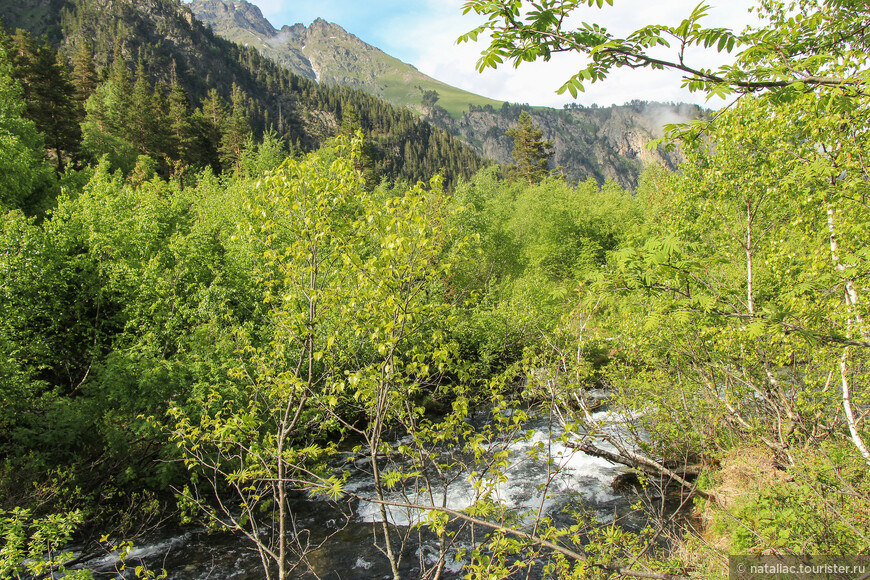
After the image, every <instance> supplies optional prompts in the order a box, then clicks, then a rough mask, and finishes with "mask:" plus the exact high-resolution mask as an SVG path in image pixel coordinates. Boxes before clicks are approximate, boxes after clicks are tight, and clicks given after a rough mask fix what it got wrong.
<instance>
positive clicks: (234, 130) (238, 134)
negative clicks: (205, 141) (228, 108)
mask: <svg viewBox="0 0 870 580" xmlns="http://www.w3.org/2000/svg"><path fill="white" fill-rule="evenodd" d="M223 129H224V131H223V136H222V138H221V146H220V157H221V161H222V162H223V164H224V166H225V167H226V168H227V169H233V170H234V171H239V170H241V168H242V153H243V152H244V150H245V147H246V145H247V142H248V138H249V137H250V136H251V126H250V125H249V124H248V118H247V115H246V114H245V103H244V94H243V93H242V90H241V89H240V88H239V86H238V85H236V84H233V109H232V113H231V114H230V116H229V118H227V120H226V122H225V123H224V127H223Z"/></svg>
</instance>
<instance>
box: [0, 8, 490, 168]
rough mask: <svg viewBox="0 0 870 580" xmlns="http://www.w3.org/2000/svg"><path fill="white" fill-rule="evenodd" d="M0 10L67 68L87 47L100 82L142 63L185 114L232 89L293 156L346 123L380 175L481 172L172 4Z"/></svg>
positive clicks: (411, 128)
mask: <svg viewBox="0 0 870 580" xmlns="http://www.w3.org/2000/svg"><path fill="white" fill-rule="evenodd" d="M0 12H2V13H3V14H6V15H7V21H6V26H7V27H10V28H16V27H23V28H26V29H28V30H29V31H30V32H31V33H32V34H33V35H34V36H38V35H41V34H44V33H47V34H49V37H52V36H56V37H57V42H58V43H59V45H60V51H61V53H62V54H63V55H64V56H65V57H66V59H67V62H72V61H73V59H74V57H75V55H76V53H77V52H78V51H79V50H80V49H82V47H83V46H85V45H89V46H90V47H91V48H92V51H93V59H94V63H95V65H96V68H97V70H102V71H103V72H102V73H101V74H102V77H101V78H103V79H105V78H106V77H107V76H108V68H109V66H110V64H111V63H113V62H114V60H115V58H114V55H120V57H121V58H123V60H124V61H125V63H126V64H127V66H128V67H129V68H131V69H132V68H135V67H136V65H137V63H140V62H141V63H142V65H143V67H144V70H145V71H146V74H147V75H148V79H149V82H151V83H163V84H165V85H166V86H167V87H169V86H170V85H172V84H174V83H177V84H178V85H180V86H181V87H182V88H183V89H184V90H185V92H186V94H187V96H188V98H189V101H190V103H189V104H190V106H191V107H192V108H195V107H196V106H198V105H199V104H201V103H202V102H203V101H204V99H205V98H206V96H207V94H208V92H209V91H210V90H211V89H215V90H216V91H217V94H218V95H219V96H220V97H221V98H223V99H224V100H225V101H226V102H229V101H231V100H233V99H234V87H238V92H237V94H235V100H236V101H237V102H238V107H239V108H241V109H243V111H244V114H245V117H246V118H247V120H248V122H249V123H250V126H251V128H252V129H253V133H254V136H255V138H256V137H258V136H259V135H262V133H263V132H264V131H266V130H268V129H270V128H272V129H274V130H275V131H277V133H278V136H279V137H280V138H282V139H285V140H286V141H287V142H289V143H292V144H294V145H296V146H297V147H298V148H301V149H312V148H314V147H317V146H319V145H320V144H321V143H322V142H323V141H324V139H326V138H328V137H330V136H332V135H335V134H336V133H337V131H338V128H339V127H340V126H341V125H342V123H345V124H346V125H347V124H349V125H350V126H351V127H352V126H356V125H358V126H360V128H362V129H363V131H364V132H366V134H367V136H369V138H370V142H371V144H372V147H371V149H370V157H371V159H372V163H373V165H374V169H375V170H376V171H377V173H378V174H379V175H383V176H385V177H389V178H395V177H402V178H406V179H409V180H412V181H413V180H418V179H424V178H426V176H428V175H430V174H432V173H434V172H438V171H441V172H443V173H444V176H445V178H446V180H447V182H448V183H451V182H453V181H455V179H456V178H457V177H459V176H461V175H464V176H468V175H471V174H472V173H473V172H474V171H475V170H476V169H477V168H479V167H480V166H481V162H480V160H479V159H477V157H476V156H475V155H474V154H473V153H472V152H471V151H470V150H468V149H467V148H466V147H464V146H462V145H461V144H460V143H459V142H458V141H457V140H455V139H454V138H453V137H451V136H450V135H448V134H446V133H444V132H442V131H439V130H434V129H433V128H432V127H431V126H430V125H429V124H428V123H425V122H422V121H421V120H420V119H418V118H417V116H416V115H414V114H412V113H411V112H409V111H404V110H396V109H394V108H393V107H391V106H390V105H389V104H387V103H385V102H384V101H382V100H380V99H377V98H374V97H372V96H370V95H368V94H366V93H363V92H361V91H355V90H350V89H348V88H344V87H331V86H325V85H324V86H319V85H317V84H316V83H315V82H313V81H312V80H310V79H308V78H305V77H301V76H298V75H295V74H292V73H291V72H289V71H288V70H287V69H285V68H284V67H281V66H279V65H277V64H275V63H274V62H272V61H271V60H269V59H266V58H263V57H262V56H261V55H260V53H259V52H257V51H256V50H255V49H253V48H246V47H240V46H238V45H236V44H234V43H232V42H229V41H227V40H225V39H223V38H221V37H219V36H217V35H215V34H214V33H213V32H212V31H211V30H209V29H208V28H207V27H205V26H203V25H202V24H201V23H200V22H199V21H198V20H197V19H196V18H195V17H194V15H193V13H192V12H191V11H190V9H189V8H188V7H187V6H185V5H183V4H182V3H181V2H179V1H178V0H138V1H136V2H128V1H124V0H70V1H66V2H63V3H61V2H56V1H51V2H48V1H45V2H38V3H36V4H33V5H28V6H27V7H22V6H21V5H20V3H19V2H16V1H13V0H2V2H0ZM350 109H352V110H353V113H352V114H351V115H347V114H346V111H348V110H350Z"/></svg>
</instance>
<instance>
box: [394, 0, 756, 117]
mask: <svg viewBox="0 0 870 580" xmlns="http://www.w3.org/2000/svg"><path fill="white" fill-rule="evenodd" d="M693 2H694V0H692V2H686V1H685V0H670V1H669V2H649V1H648V0H615V2H614V4H615V6H613V7H605V9H602V10H598V9H586V10H585V12H583V14H582V16H583V18H582V19H581V18H575V20H576V21H577V22H579V21H581V20H586V21H590V22H597V23H600V24H603V25H604V26H606V27H607V28H608V29H610V30H611V31H612V32H614V33H616V34H627V33H629V32H631V31H633V30H635V29H637V28H640V27H641V26H644V25H647V24H654V23H658V24H677V23H679V22H680V21H681V20H682V19H683V18H685V17H686V16H687V15H688V14H689V13H690V12H691V11H692V9H693V8H694V6H695V4H694V3H693ZM463 3H464V2H463V0H442V1H440V2H436V1H432V0H430V1H429V2H428V5H429V14H428V16H427V20H426V21H424V22H405V23H403V25H402V26H401V27H396V28H394V31H398V32H397V34H399V37H398V38H396V39H395V43H396V44H398V43H400V42H401V43H402V44H405V45H408V46H416V47H417V50H418V51H419V53H418V56H416V58H414V59H413V64H414V65H415V66H417V68H419V69H420V70H421V71H423V72H424V73H426V74H428V75H430V76H432V77H434V78H437V79H439V80H441V81H444V82H446V83H448V84H452V85H455V86H458V87H461V88H463V89H466V90H469V91H472V92H475V93H478V94H482V95H485V96H488V97H492V98H495V99H498V100H508V101H513V102H521V103H529V104H532V105H546V106H553V107H560V106H561V105H563V104H565V103H569V102H572V101H573V100H574V99H572V98H571V96H570V95H568V94H565V95H557V94H556V90H557V89H558V88H559V87H560V86H561V85H562V84H563V83H564V82H565V81H566V80H567V79H568V78H569V77H570V76H571V75H572V74H574V73H576V72H577V70H579V69H580V68H581V67H582V66H583V63H584V62H585V61H584V57H583V56H582V55H579V54H562V55H555V56H554V57H553V58H552V59H551V60H550V61H549V62H546V63H544V62H536V63H523V64H522V65H521V66H520V67H519V68H518V69H514V68H513V67H512V66H511V65H510V64H505V65H502V66H501V67H500V68H499V69H498V70H495V71H494V70H492V69H489V70H487V71H485V72H484V73H482V74H479V73H477V72H476V71H475V63H476V61H477V59H478V57H479V55H480V51H481V50H483V48H484V47H485V46H486V44H485V43H484V42H477V43H468V44H461V45H456V44H455V40H456V38H457V37H458V36H459V35H460V34H463V33H464V32H467V31H468V30H470V29H471V28H473V27H474V26H475V24H476V23H477V22H478V20H476V19H475V17H476V15H474V14H469V15H467V16H462V13H461V6H462V4H463ZM753 4H754V3H753V2H751V0H732V1H731V2H730V3H729V5H728V7H727V8H726V9H712V10H711V12H710V14H709V16H707V17H706V22H707V24H708V25H710V26H713V25H716V26H723V27H729V28H736V29H742V28H743V27H744V26H745V25H746V24H747V23H749V22H750V19H749V18H750V17H749V15H748V14H747V12H746V10H747V8H748V7H749V6H751V5H753ZM478 18H479V17H478ZM420 39H426V41H425V42H424V43H422V44H421V43H420ZM695 52H696V53H697V55H698V59H699V60H698V61H697V62H700V65H701V66H705V67H711V66H718V65H719V64H723V63H725V62H727V60H726V59H725V58H723V57H721V56H719V55H716V56H719V58H716V57H715V56H714V57H713V58H711V57H710V55H709V51H707V52H705V51H695ZM689 56H692V55H689ZM680 85H681V79H680V75H679V74H677V73H669V72H666V71H651V70H617V71H615V72H614V73H613V74H612V75H611V76H610V77H609V78H608V79H606V81H604V82H599V83H595V84H589V85H587V87H586V93H584V94H581V95H579V96H578V99H577V101H578V102H580V103H583V104H587V105H588V104H592V103H598V104H601V105H607V104H611V103H617V104H621V103H624V102H626V101H630V100H632V99H642V100H650V101H690V102H697V103H704V102H705V97H704V96H703V95H699V94H694V95H693V94H691V93H689V92H688V91H687V90H685V89H681V88H680ZM710 105H713V106H718V104H717V103H710Z"/></svg>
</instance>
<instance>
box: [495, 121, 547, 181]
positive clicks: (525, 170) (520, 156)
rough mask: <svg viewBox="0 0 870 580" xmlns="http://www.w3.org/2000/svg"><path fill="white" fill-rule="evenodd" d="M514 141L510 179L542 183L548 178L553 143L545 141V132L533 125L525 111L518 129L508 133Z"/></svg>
mask: <svg viewBox="0 0 870 580" xmlns="http://www.w3.org/2000/svg"><path fill="white" fill-rule="evenodd" d="M506 133H507V135H508V136H509V137H512V138H513V140H514V150H513V157H514V163H513V165H511V166H510V167H509V168H508V176H509V177H510V179H515V180H518V181H525V182H528V184H529V185H534V184H536V183H540V182H541V180H543V179H544V178H545V177H547V174H548V171H547V164H548V162H549V161H550V158H551V157H552V156H553V142H552V141H544V132H543V131H541V129H540V128H538V127H537V126H535V125H534V124H533V123H532V117H531V116H530V115H529V114H528V113H527V112H525V111H523V112H522V113H520V118H519V121H518V122H517V125H516V127H511V128H510V129H508V130H507V131H506Z"/></svg>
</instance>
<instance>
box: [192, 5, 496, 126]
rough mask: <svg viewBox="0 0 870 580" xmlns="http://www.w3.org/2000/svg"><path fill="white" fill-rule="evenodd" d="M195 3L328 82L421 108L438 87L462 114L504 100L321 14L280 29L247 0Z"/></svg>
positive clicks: (239, 34)
mask: <svg viewBox="0 0 870 580" xmlns="http://www.w3.org/2000/svg"><path fill="white" fill-rule="evenodd" d="M190 8H191V10H192V11H193V13H194V14H196V16H197V18H199V19H200V20H202V21H203V22H204V23H206V24H207V25H209V26H210V27H211V28H212V30H214V31H215V32H216V33H217V34H219V35H221V36H223V37H225V38H228V39H230V40H233V41H234V42H238V43H240V44H247V45H249V46H253V47H256V48H257V49H258V50H260V51H261V52H262V53H263V54H264V55H265V56H267V57H269V58H271V59H272V60H274V61H275V62H278V63H280V64H282V65H284V66H286V67H287V68H289V69H290V70H292V71H293V72H296V73H297V74H301V75H303V76H306V77H308V78H316V79H317V80H318V81H320V82H321V83H323V84H329V85H342V86H350V87H353V88H358V89H361V90H364V91H365V92H367V93H369V94H372V95H375V96H377V97H381V98H383V99H385V100H386V101H388V102H390V103H392V104H393V105H396V106H400V107H408V108H410V109H413V110H416V111H418V112H423V110H424V108H423V107H422V104H421V101H422V96H423V91H436V92H437V93H438V97H439V100H438V103H437V104H438V105H439V106H440V107H442V108H444V109H445V110H446V111H447V112H448V113H449V114H450V115H451V116H452V117H454V118H459V117H460V116H461V115H462V114H463V113H464V112H465V111H467V110H468V107H469V105H475V106H478V107H484V106H486V105H489V106H492V107H500V106H501V105H502V103H501V101H495V100H493V99H488V98H486V97H482V96H479V95H475V94H473V93H469V92H468V91H463V90H462V89H458V88H456V87H452V86H450V85H448V84H446V83H442V82H441V81H437V80H435V79H433V78H431V77H428V76H426V75H424V74H423V73H421V72H420V71H418V70H417V69H416V68H414V67H413V66H411V65H409V64H406V63H404V62H402V61H400V60H398V59H396V58H393V57H392V56H390V55H388V54H386V53H384V52H383V51H381V50H379V49H377V48H375V47H373V46H371V45H369V44H366V43H365V42H363V41H362V40H360V39H359V38H357V37H356V36H354V35H353V34H349V33H348V32H347V31H345V30H344V29H343V28H342V27H341V26H338V25H337V24H332V23H329V22H326V21H325V20H322V19H317V20H315V21H314V22H313V23H312V24H311V25H310V26H308V27H305V26H303V25H301V24H296V25H294V26H284V27H283V28H281V30H277V29H276V28H274V27H273V26H272V24H271V23H269V21H268V20H266V19H265V18H263V15H262V13H261V12H260V9H259V8H257V7H256V6H254V5H252V4H250V3H248V2H245V1H244V0H194V1H193V2H192V3H191V4H190ZM306 63H307V64H306ZM306 66H307V68H306Z"/></svg>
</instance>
